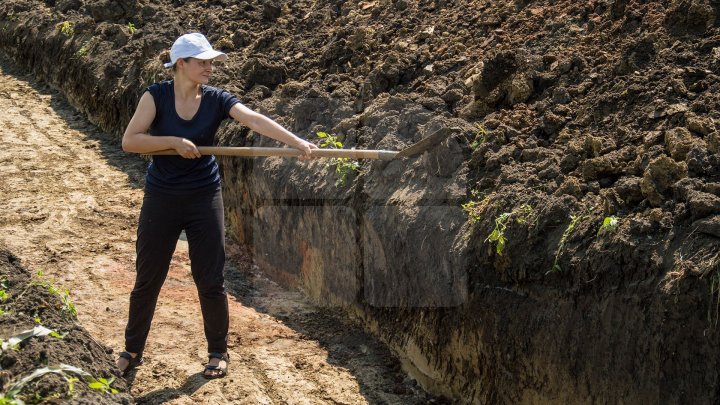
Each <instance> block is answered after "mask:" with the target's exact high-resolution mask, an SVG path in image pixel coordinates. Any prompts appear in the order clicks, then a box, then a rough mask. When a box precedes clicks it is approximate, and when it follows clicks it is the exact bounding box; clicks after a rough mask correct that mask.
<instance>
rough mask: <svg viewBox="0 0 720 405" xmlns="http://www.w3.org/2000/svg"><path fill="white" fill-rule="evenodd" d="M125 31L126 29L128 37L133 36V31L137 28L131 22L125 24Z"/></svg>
mask: <svg viewBox="0 0 720 405" xmlns="http://www.w3.org/2000/svg"><path fill="white" fill-rule="evenodd" d="M127 29H128V32H130V35H132V34H134V33H135V31H136V30H137V28H135V24H133V23H132V22H128V23H127Z"/></svg>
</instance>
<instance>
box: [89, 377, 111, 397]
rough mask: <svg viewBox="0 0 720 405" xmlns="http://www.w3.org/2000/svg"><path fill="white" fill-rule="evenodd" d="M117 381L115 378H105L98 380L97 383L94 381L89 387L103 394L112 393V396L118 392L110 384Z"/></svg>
mask: <svg viewBox="0 0 720 405" xmlns="http://www.w3.org/2000/svg"><path fill="white" fill-rule="evenodd" d="M113 381H115V377H110V378H108V379H105V378H102V377H100V378H98V379H96V380H95V381H92V382H90V383H89V384H88V387H90V388H92V389H94V390H98V391H100V392H101V393H103V394H107V393H111V394H117V392H118V390H116V389H115V388H113V387H111V386H110V384H112V382H113Z"/></svg>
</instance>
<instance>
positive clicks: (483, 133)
mask: <svg viewBox="0 0 720 405" xmlns="http://www.w3.org/2000/svg"><path fill="white" fill-rule="evenodd" d="M475 126H476V127H477V129H478V130H477V132H476V133H475V139H474V140H473V141H472V143H471V144H470V148H471V149H473V150H475V149H477V148H478V146H480V145H482V143H483V142H485V138H486V137H487V130H486V129H485V127H484V126H482V125H481V124H479V123H478V124H475Z"/></svg>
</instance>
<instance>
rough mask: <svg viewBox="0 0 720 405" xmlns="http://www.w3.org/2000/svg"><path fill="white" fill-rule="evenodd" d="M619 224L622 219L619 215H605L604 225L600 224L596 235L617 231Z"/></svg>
mask: <svg viewBox="0 0 720 405" xmlns="http://www.w3.org/2000/svg"><path fill="white" fill-rule="evenodd" d="M618 225H620V220H619V219H618V217H615V216H610V217H605V219H603V223H602V225H600V228H599V229H598V231H597V235H596V236H600V234H601V233H610V234H612V233H615V232H616V231H617V228H618Z"/></svg>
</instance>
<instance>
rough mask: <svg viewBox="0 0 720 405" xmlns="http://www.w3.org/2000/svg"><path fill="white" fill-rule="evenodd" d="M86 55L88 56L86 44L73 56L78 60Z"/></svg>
mask: <svg viewBox="0 0 720 405" xmlns="http://www.w3.org/2000/svg"><path fill="white" fill-rule="evenodd" d="M87 54H88V44H87V42H86V43H84V44H83V46H81V47H80V49H78V50H77V51H76V52H75V56H77V57H78V58H82V57H83V56H87Z"/></svg>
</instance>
